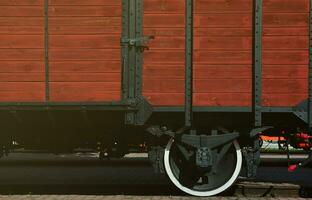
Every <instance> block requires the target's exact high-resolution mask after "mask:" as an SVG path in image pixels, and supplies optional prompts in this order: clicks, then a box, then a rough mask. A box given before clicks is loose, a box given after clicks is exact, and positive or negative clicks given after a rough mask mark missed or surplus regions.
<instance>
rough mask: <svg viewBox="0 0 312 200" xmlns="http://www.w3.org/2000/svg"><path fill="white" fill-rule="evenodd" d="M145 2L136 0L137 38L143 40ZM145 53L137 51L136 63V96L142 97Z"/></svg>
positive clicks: (141, 50)
mask: <svg viewBox="0 0 312 200" xmlns="http://www.w3.org/2000/svg"><path fill="white" fill-rule="evenodd" d="M143 15H144V14H143V0H136V30H135V37H136V38H143ZM143 51H144V49H140V48H138V49H137V50H136V61H135V67H136V69H135V95H136V97H138V96H142V79H143Z"/></svg>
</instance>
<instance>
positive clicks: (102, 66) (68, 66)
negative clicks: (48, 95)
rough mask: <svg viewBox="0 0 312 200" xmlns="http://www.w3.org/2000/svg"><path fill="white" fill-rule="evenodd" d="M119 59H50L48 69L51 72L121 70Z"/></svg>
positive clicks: (108, 71) (114, 71) (111, 71)
mask: <svg viewBox="0 0 312 200" xmlns="http://www.w3.org/2000/svg"><path fill="white" fill-rule="evenodd" d="M120 66H121V63H120V61H119V60H118V61H80V60H79V61H51V62H50V71H51V72H52V73H53V72H62V73H63V72H64V73H66V72H81V73H85V72H90V73H92V72H94V73H95V72H107V73H119V72H121V67H120Z"/></svg>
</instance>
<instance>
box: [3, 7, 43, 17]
mask: <svg viewBox="0 0 312 200" xmlns="http://www.w3.org/2000/svg"><path fill="white" fill-rule="evenodd" d="M43 15H44V9H43V6H1V13H0V16H1V17H17V16H18V17H25V16H28V17H29V16H43Z"/></svg>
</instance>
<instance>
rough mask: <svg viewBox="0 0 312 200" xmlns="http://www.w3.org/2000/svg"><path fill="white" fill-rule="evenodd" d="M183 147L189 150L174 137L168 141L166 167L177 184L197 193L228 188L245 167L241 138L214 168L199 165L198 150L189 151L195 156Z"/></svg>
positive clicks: (220, 191)
mask: <svg viewBox="0 0 312 200" xmlns="http://www.w3.org/2000/svg"><path fill="white" fill-rule="evenodd" d="M182 151H184V153H185V152H186V151H187V152H189V150H186V151H185V148H184V147H183V145H180V144H176V143H175V142H174V139H171V140H170V141H169V142H168V144H167V147H166V149H165V153H164V165H165V170H166V172H167V175H168V177H169V178H170V180H171V181H172V182H173V184H174V185H175V186H177V187H178V188H179V189H180V190H182V191H183V192H185V193H188V194H190V195H193V196H200V197H208V196H213V195H217V194H219V193H222V192H224V191H225V190H227V189H228V188H229V187H230V186H232V184H233V183H234V182H235V180H236V179H237V177H238V175H239V173H240V171H241V168H242V152H241V149H240V146H239V144H238V142H237V141H234V142H233V144H232V145H231V147H230V148H229V149H228V151H227V152H226V153H225V154H224V156H223V158H222V160H220V162H218V164H216V166H214V167H213V170H202V169H199V168H198V167H197V166H196V164H195V161H194V160H195V159H194V152H193V154H192V152H189V153H190V155H193V156H190V157H188V158H186V157H185V154H183V152H182Z"/></svg>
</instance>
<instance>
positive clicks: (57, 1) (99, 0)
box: [49, 0, 121, 6]
mask: <svg viewBox="0 0 312 200" xmlns="http://www.w3.org/2000/svg"><path fill="white" fill-rule="evenodd" d="M49 4H50V5H70V6H76V5H89V6H91V5H92V6H117V5H121V1H120V0H115V1H112V0H49Z"/></svg>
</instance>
